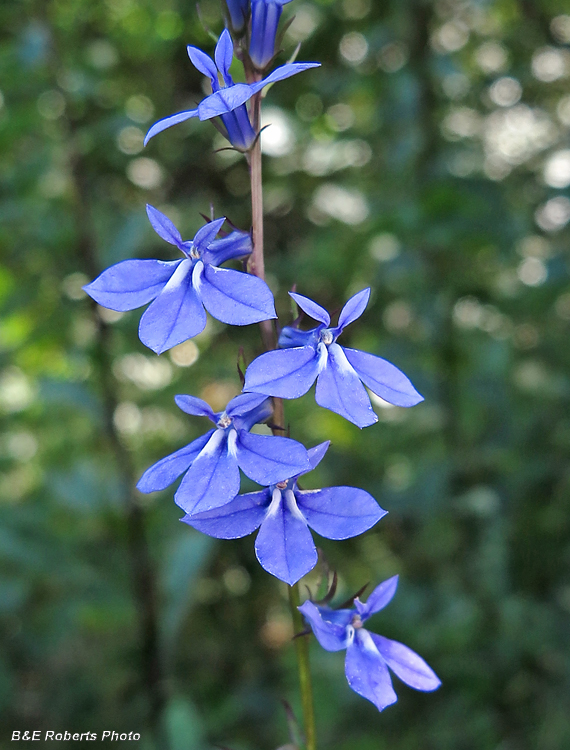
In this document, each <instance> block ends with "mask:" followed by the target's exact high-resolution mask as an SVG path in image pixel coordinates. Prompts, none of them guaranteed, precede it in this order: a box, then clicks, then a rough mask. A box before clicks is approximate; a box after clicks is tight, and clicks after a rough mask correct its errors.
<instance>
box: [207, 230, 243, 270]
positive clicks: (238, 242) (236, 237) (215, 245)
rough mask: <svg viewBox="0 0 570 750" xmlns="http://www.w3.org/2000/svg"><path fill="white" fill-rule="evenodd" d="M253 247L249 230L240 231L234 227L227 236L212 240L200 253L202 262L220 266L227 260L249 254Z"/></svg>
mask: <svg viewBox="0 0 570 750" xmlns="http://www.w3.org/2000/svg"><path fill="white" fill-rule="evenodd" d="M252 249H253V245H252V242H251V235H250V233H249V232H242V231H240V230H238V229H236V230H235V231H233V232H230V234H228V235H227V237H222V238H221V239H219V240H213V242H211V243H210V244H209V246H208V248H207V249H206V250H204V253H203V255H202V259H203V261H204V263H209V264H210V265H212V266H221V265H222V263H225V262H226V261H227V260H231V259H232V258H243V257H244V256H246V255H249V254H250V253H251V251H252Z"/></svg>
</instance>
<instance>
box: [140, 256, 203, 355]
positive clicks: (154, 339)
mask: <svg viewBox="0 0 570 750" xmlns="http://www.w3.org/2000/svg"><path fill="white" fill-rule="evenodd" d="M191 267H192V264H191V261H190V260H183V261H182V262H181V263H180V265H179V266H178V268H177V269H176V271H175V273H174V274H173V275H172V278H171V279H170V281H169V282H168V284H166V286H165V287H164V289H163V290H162V292H161V293H160V294H159V296H158V297H157V298H156V299H155V301H154V302H153V303H152V305H150V307H149V308H148V309H147V310H146V312H145V313H144V315H143V316H142V318H141V322H140V325H139V337H140V340H141V341H142V342H143V344H145V345H146V346H148V347H149V348H150V349H152V350H153V351H154V352H156V353H157V354H162V352H165V351H166V350H167V349H171V348H172V347H173V346H176V345H177V344H181V343H182V342H183V341H186V340H187V339H191V338H192V337H193V336H196V335H197V334H198V333H200V332H201V331H203V330H204V327H205V325H206V312H205V310H204V306H203V305H202V303H201V302H200V300H199V299H198V295H197V294H196V292H195V291H194V289H193V287H192V283H191V275H190V270H191Z"/></svg>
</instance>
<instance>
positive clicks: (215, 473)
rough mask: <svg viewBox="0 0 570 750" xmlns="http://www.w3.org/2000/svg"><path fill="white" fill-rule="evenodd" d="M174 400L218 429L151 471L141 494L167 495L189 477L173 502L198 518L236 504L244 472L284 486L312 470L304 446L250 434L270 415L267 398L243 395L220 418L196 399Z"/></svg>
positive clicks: (140, 485)
mask: <svg viewBox="0 0 570 750" xmlns="http://www.w3.org/2000/svg"><path fill="white" fill-rule="evenodd" d="M174 400H175V401H176V404H177V406H178V407H179V408H180V409H182V411H184V412H186V414H192V415H193V416H197V417H207V418H208V419H209V420H210V421H211V422H213V423H214V425H215V428H214V429H213V430H210V431H209V432H207V433H206V434H205V435H202V436H201V437H199V438H197V439H196V440H194V441H193V442H192V443H190V444H189V445H186V446H184V448H180V450H177V451H175V452H174V453H171V454H170V455H169V456H166V457H165V458H163V459H162V460H161V461H158V462H157V463H155V464H154V465H153V466H151V467H150V468H149V469H147V470H146V471H145V473H144V474H143V475H142V477H141V478H140V480H139V482H138V484H137V488H138V489H139V490H140V491H141V492H155V491H157V490H163V489H165V488H166V487H168V486H169V485H170V484H172V482H174V480H175V479H177V478H178V477H179V476H180V475H181V474H184V475H185V476H184V479H183V480H182V482H181V484H180V487H179V488H178V490H177V492H176V494H175V495H174V501H175V502H176V504H177V505H178V506H180V508H182V510H183V511H185V513H187V514H193V513H200V512H202V511H207V510H211V509H212V508H219V507H220V506H222V505H225V504H226V503H229V502H231V501H232V500H233V499H234V497H235V496H236V495H237V494H238V492H239V484H240V474H239V470H240V469H241V470H242V471H243V473H244V474H245V475H246V476H248V477H249V478H250V479H253V481H254V482H257V483H258V484H272V483H275V482H280V481H281V480H283V479H286V478H287V477H290V476H291V475H292V474H298V473H300V472H302V471H308V470H309V467H310V463H309V456H308V454H307V451H306V449H305V448H304V446H302V445H301V443H297V442H296V441H295V440H291V439H290V438H286V437H274V436H271V435H255V434H253V435H252V434H251V433H250V430H251V428H252V427H253V426H254V425H255V424H259V423H260V422H264V421H265V420H266V419H267V418H268V417H269V416H271V413H272V411H273V409H272V406H271V402H270V399H268V398H265V396H261V395H259V394H254V393H242V394H240V395H239V396H236V397H235V398H233V399H232V400H231V401H230V402H229V403H228V405H227V406H226V408H225V410H224V411H223V412H218V413H214V412H213V411H212V409H211V407H210V406H209V405H208V404H207V403H206V402H205V401H202V399H201V398H196V397H195V396H176V397H175V399H174Z"/></svg>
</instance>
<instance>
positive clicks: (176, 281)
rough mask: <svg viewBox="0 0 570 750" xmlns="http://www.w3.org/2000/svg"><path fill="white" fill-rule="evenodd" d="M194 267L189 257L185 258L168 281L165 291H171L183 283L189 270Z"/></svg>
mask: <svg viewBox="0 0 570 750" xmlns="http://www.w3.org/2000/svg"><path fill="white" fill-rule="evenodd" d="M191 268H192V262H191V261H189V260H188V258H185V259H184V260H183V261H182V262H181V263H180V265H179V266H178V268H177V269H176V271H174V273H173V274H172V276H171V277H170V279H169V280H168V282H167V283H166V284H165V286H164V289H163V290H162V291H163V292H167V293H168V292H171V291H172V290H173V289H176V288H177V287H179V286H180V284H182V282H183V281H184V279H185V278H186V276H187V274H188V272H189V271H190V269H191Z"/></svg>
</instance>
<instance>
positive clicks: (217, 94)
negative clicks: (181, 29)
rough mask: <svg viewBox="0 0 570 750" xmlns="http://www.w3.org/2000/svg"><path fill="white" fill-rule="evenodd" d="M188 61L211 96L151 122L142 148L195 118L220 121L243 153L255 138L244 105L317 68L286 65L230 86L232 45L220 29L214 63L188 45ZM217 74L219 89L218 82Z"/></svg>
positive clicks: (231, 83) (231, 139)
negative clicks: (265, 90)
mask: <svg viewBox="0 0 570 750" xmlns="http://www.w3.org/2000/svg"><path fill="white" fill-rule="evenodd" d="M187 49H188V57H189V58H190V60H191V62H192V64H193V65H194V67H195V68H197V69H198V70H199V71H200V73H203V74H204V75H205V76H208V77H209V79H210V82H211V84H212V93H211V94H210V96H207V97H206V98H205V99H203V100H202V101H201V102H200V104H199V105H198V107H197V108H196V109H189V110H186V111H185V112H178V113H177V114H175V115H170V117H165V118H164V119H163V120H159V121H158V122H155V123H154V125H153V126H152V127H151V128H150V130H149V131H148V133H147V134H146V138H145V140H144V143H145V146H146V144H147V143H148V142H149V140H150V139H151V138H152V137H153V136H155V135H156V134H157V133H161V132H162V131H163V130H166V129H167V128H170V127H171V126H172V125H177V124H178V123H179V122H184V121H185V120H189V119H190V118H191V117H198V118H199V119H200V120H211V119H212V118H213V117H220V118H221V120H222V123H223V126H224V128H223V129H224V131H225V132H224V135H225V137H226V138H227V139H228V140H229V141H230V143H231V144H232V146H233V147H234V148H236V149H237V150H238V151H247V150H248V149H249V148H251V146H252V145H253V144H254V142H255V139H256V138H257V134H256V133H255V131H254V129H253V127H252V125H251V122H250V120H249V115H248V113H247V108H246V107H245V102H247V101H248V100H249V99H251V97H252V96H254V94H257V93H258V92H259V91H261V90H262V89H263V88H264V87H265V86H268V85H269V84H270V83H275V82H276V81H282V80H284V79H285V78H290V77H291V76H294V75H296V74H297V73H301V72H302V71H303V70H308V69H309V68H318V67H319V66H320V63H287V64H285V65H281V66H280V67H279V68H277V69H276V70H274V71H273V73H271V74H270V75H268V76H267V78H263V79H262V80H261V81H257V82H255V83H234V82H233V79H232V77H231V75H230V72H229V71H230V65H231V64H232V59H233V51H234V47H233V42H232V38H231V36H230V32H229V31H228V30H227V29H224V31H223V32H222V34H221V35H220V38H219V40H218V43H217V45H216V50H215V53H214V58H215V61H216V62H215V64H214V61H213V60H212V59H211V58H210V57H209V56H208V55H206V54H205V53H204V52H202V50H199V49H198V48H197V47H192V46H190V45H188V48H187ZM218 72H219V73H220V75H221V77H222V80H223V86H221V85H220V82H219V79H218Z"/></svg>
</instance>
